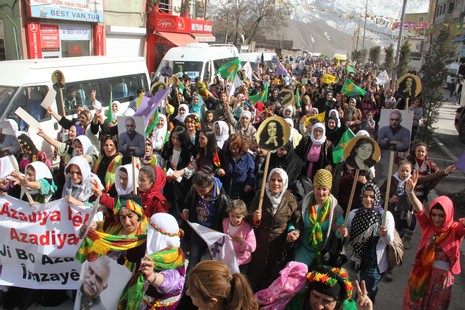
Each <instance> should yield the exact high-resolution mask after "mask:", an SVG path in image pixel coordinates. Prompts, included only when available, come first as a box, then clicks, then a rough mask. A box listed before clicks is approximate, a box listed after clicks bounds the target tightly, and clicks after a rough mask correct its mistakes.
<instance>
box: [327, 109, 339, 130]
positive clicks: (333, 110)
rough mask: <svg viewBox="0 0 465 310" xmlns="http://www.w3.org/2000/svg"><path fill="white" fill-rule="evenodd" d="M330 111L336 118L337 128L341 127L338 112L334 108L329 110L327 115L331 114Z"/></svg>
mask: <svg viewBox="0 0 465 310" xmlns="http://www.w3.org/2000/svg"><path fill="white" fill-rule="evenodd" d="M331 112H334V113H335V114H336V115H335V116H336V118H337V128H341V120H340V119H339V112H338V111H337V110H336V109H332V110H329V114H328V117H329V116H330V115H331Z"/></svg>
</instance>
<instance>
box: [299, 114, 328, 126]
mask: <svg viewBox="0 0 465 310" xmlns="http://www.w3.org/2000/svg"><path fill="white" fill-rule="evenodd" d="M325 115H326V112H321V113H320V114H317V115H313V116H309V117H307V119H305V123H304V124H305V127H307V126H308V123H309V122H310V120H311V119H312V118H316V119H317V120H318V121H319V122H320V123H324V122H325Z"/></svg>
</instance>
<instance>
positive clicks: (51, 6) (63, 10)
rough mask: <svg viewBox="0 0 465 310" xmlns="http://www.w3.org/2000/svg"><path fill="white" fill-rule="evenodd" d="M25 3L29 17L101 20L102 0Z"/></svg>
mask: <svg viewBox="0 0 465 310" xmlns="http://www.w3.org/2000/svg"><path fill="white" fill-rule="evenodd" d="M26 3H27V9H28V13H29V16H30V17H38V18H49V19H63V20H77V21H84V22H96V23H102V22H103V0H93V1H88V0H66V1H61V0H54V1H50V0H30V1H27V2H26Z"/></svg>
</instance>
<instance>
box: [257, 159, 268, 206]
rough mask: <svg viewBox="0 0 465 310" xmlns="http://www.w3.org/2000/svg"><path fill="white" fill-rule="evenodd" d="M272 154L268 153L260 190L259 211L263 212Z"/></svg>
mask: <svg viewBox="0 0 465 310" xmlns="http://www.w3.org/2000/svg"><path fill="white" fill-rule="evenodd" d="M270 157H271V152H270V151H268V154H266V159H265V169H264V170H263V181H262V188H261V189H260V200H259V201H258V209H257V210H258V211H262V205H263V198H264V197H265V186H266V178H267V177H268V166H269V165H270Z"/></svg>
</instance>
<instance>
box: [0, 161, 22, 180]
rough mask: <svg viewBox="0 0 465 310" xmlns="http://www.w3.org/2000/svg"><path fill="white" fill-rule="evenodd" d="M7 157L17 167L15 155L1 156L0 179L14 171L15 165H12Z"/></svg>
mask: <svg viewBox="0 0 465 310" xmlns="http://www.w3.org/2000/svg"><path fill="white" fill-rule="evenodd" d="M8 157H10V158H11V160H13V161H14V162H15V163H16V167H18V162H17V161H16V157H14V156H4V157H1V158H0V179H4V178H5V177H7V176H8V175H10V173H12V172H13V171H15V167H14V166H13V164H12V163H11V161H10V159H9V158H8Z"/></svg>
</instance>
